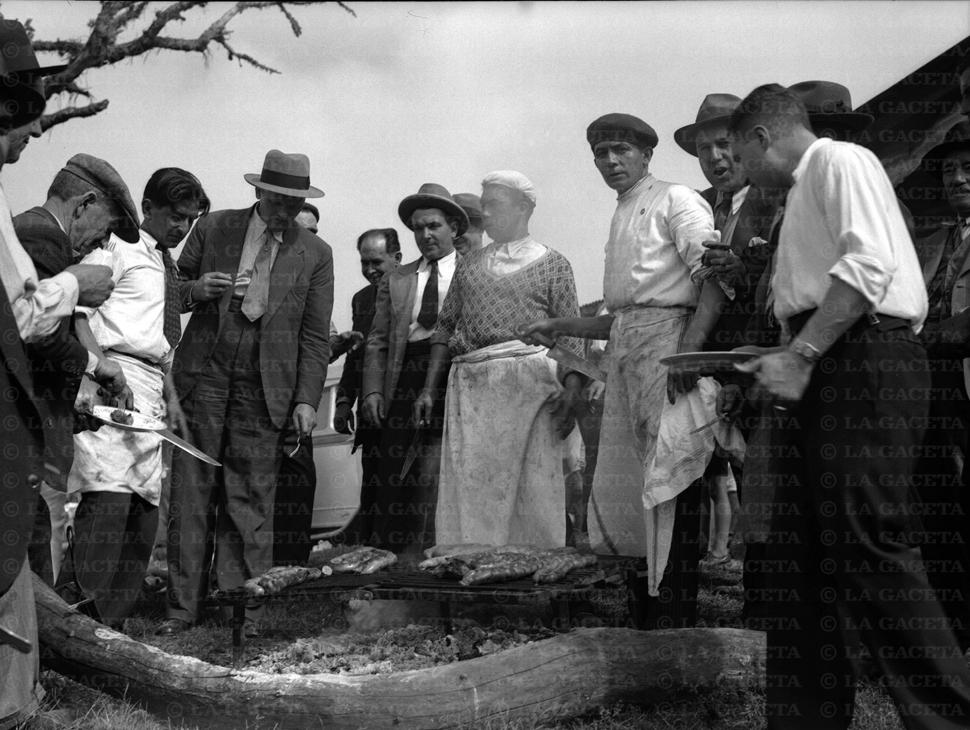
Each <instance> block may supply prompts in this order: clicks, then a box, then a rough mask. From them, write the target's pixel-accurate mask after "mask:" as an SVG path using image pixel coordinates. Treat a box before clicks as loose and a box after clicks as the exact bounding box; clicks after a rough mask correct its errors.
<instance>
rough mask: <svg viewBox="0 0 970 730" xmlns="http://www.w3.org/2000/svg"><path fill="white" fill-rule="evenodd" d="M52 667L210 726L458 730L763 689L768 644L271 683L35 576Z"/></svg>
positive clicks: (491, 661) (645, 644) (558, 649)
mask: <svg viewBox="0 0 970 730" xmlns="http://www.w3.org/2000/svg"><path fill="white" fill-rule="evenodd" d="M34 590H35V592H36V600H37V619H38V626H39V633H40V641H41V644H42V645H43V648H44V662H45V664H47V665H48V666H50V667H51V668H52V669H55V670H56V671H58V672H61V673H63V674H67V675H68V676H73V677H75V678H77V679H78V680H80V681H82V682H85V683H86V684H90V685H93V686H96V687H98V688H99V689H102V690H103V691H105V692H108V693H110V694H113V695H116V696H123V697H124V698H125V699H126V700H128V701H130V702H136V703H138V704H140V705H142V706H144V707H145V708H146V709H148V710H149V711H150V712H153V713H155V714H158V715H160V716H162V717H166V718H170V719H171V720H173V721H174V722H183V723H185V724H187V725H192V724H197V725H198V726H200V727H204V728H207V729H208V728H233V729H236V728H242V727H246V728H300V729H301V730H302V729H305V728H387V727H396V728H421V729H424V728H429V729H430V728H453V727H468V726H469V725H472V726H473V725H475V724H476V723H479V722H485V721H492V722H493V723H494V722H507V721H511V720H518V719H528V720H532V721H542V722H554V721H558V720H563V719H566V718H570V717H575V716H577V715H581V714H584V713H587V712H590V711H595V710H596V709H597V708H599V707H605V706H610V705H612V704H615V703H617V702H625V703H629V704H650V703H654V702H659V701H663V700H667V699H669V698H670V697H671V695H672V694H674V693H676V692H677V691H680V690H685V689H691V690H697V691H703V690H707V689H712V688H714V687H732V688H741V687H755V686H761V685H763V681H764V657H765V645H764V635H763V634H761V633H759V632H755V631H745V630H742V629H682V630H669V631H636V630H633V629H577V630H575V631H573V632H571V633H568V634H561V635H559V636H556V637H553V638H551V639H545V640H543V641H538V642H535V643H533V644H527V645H524V646H519V647H515V648H513V649H508V650H505V651H502V652H499V653H497V654H492V655H489V656H485V657H480V658H477V659H471V660H468V661H462V662H454V663H451V664H445V665H442V666H438V667H432V668H430V669H421V670H416V671H409V672H397V673H394V674H386V675H380V674H378V675H371V676H352V677H351V676H341V675H333V674H312V675H300V674H267V673H263V672H256V671H251V670H237V669H232V668H229V667H221V666H217V665H213V664H208V663H207V662H203V661H201V660H198V659H194V658H191V657H184V656H175V655H171V654H166V653H165V652H163V651H161V650H160V649H157V648H155V647H152V646H148V645H146V644H142V643H141V642H138V641H135V640H134V639H132V638H130V637H128V636H126V635H124V634H121V633H119V632H117V631H113V630H111V629H108V628H107V627H105V626H103V625H101V624H99V623H97V622H96V621H94V620H92V619H91V618H89V617H87V616H84V615H83V614H80V613H78V612H77V611H75V610H73V609H72V608H70V607H69V606H68V605H67V604H66V603H64V602H63V601H62V600H61V599H60V597H59V596H58V595H57V594H56V593H54V591H52V590H51V589H50V588H48V587H47V586H46V585H44V584H43V583H42V582H41V581H40V580H38V579H37V578H36V577H35V578H34Z"/></svg>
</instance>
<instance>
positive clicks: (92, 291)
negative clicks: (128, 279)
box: [64, 264, 115, 307]
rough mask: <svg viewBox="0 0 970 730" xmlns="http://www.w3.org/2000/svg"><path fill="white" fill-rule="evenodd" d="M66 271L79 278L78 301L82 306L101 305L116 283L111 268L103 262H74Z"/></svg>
mask: <svg viewBox="0 0 970 730" xmlns="http://www.w3.org/2000/svg"><path fill="white" fill-rule="evenodd" d="M64 271H66V272H68V273H69V274H72V275H73V276H74V278H75V279H77V288H78V294H77V303H78V304H80V305H81V306H82V307H100V306H101V305H102V304H104V300H105V299H107V298H108V297H109V296H111V292H112V291H113V290H114V288H115V283H114V281H112V279H111V269H110V268H109V267H108V266H102V265H101V264H74V265H73V266H68V267H67V268H66V269H64Z"/></svg>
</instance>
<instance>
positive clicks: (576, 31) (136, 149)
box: [0, 0, 970, 329]
mask: <svg viewBox="0 0 970 730" xmlns="http://www.w3.org/2000/svg"><path fill="white" fill-rule="evenodd" d="M157 5H158V6H159V7H160V6H162V5H163V3H159V4H157ZM349 5H350V6H351V7H352V8H353V9H354V10H355V12H356V14H357V16H356V17H353V16H351V15H350V14H348V13H346V12H344V11H343V10H342V9H340V8H339V7H338V6H337V5H335V4H329V3H328V4H318V5H313V6H308V7H296V8H293V10H292V12H293V15H294V16H295V17H296V19H297V20H298V21H299V22H300V24H301V25H302V27H303V33H302V35H301V36H300V37H299V38H296V37H294V36H293V34H292V32H291V31H290V27H289V23H288V22H287V21H286V19H285V18H284V17H283V16H282V14H281V13H280V12H279V11H278V10H275V9H266V10H261V11H247V12H246V13H244V14H242V15H239V16H237V17H236V18H235V19H234V20H233V21H232V23H231V25H230V29H231V30H232V31H233V34H232V37H231V43H232V44H233V45H234V46H235V48H236V49H237V50H239V51H241V52H244V53H247V54H249V55H252V56H254V57H255V58H257V59H259V60H260V61H261V62H263V63H265V64H266V65H268V66H271V67H274V68H276V69H278V70H279V71H280V72H281V73H280V74H278V75H270V74H266V73H264V72H261V71H259V70H257V69H255V68H252V67H250V66H243V65H240V64H239V63H238V62H236V61H229V60H227V59H226V55H225V52H224V51H223V50H222V49H221V48H213V50H212V51H211V52H210V53H209V54H208V56H207V57H204V56H202V55H200V54H187V53H178V52H171V51H161V52H154V53H152V54H150V55H146V56H142V57H139V58H137V59H134V60H131V61H126V62H123V63H120V64H118V65H116V66H113V67H106V68H102V69H94V70H90V71H88V72H87V74H86V75H85V76H82V77H81V79H80V81H81V82H82V83H83V84H85V85H87V86H88V87H89V88H90V89H91V91H92V93H93V94H94V96H95V98H96V99H105V98H106V99H109V100H110V105H109V107H108V109H107V110H106V111H105V112H103V113H101V114H99V115H97V116H95V117H91V118H88V119H78V120H73V121H71V122H68V123H67V124H65V125H61V126H58V127H55V128H54V129H53V130H50V131H49V132H48V133H46V134H45V135H44V136H43V137H42V138H40V139H35V140H32V141H31V143H30V145H29V146H28V148H27V150H26V151H25V152H24V154H23V156H22V157H21V161H20V162H19V163H17V164H16V165H14V166H10V167H7V168H5V169H4V170H3V172H2V181H3V184H4V187H5V189H6V192H7V196H8V198H9V200H10V202H11V208H12V209H13V211H14V212H15V213H16V212H19V211H21V210H25V209H26V208H29V207H31V206H33V205H39V204H41V203H42V202H43V201H44V198H45V193H46V189H47V186H48V184H49V183H50V181H51V179H52V178H53V176H54V174H55V173H56V172H57V170H58V169H59V168H60V167H61V166H62V165H63V164H64V162H65V161H66V160H67V159H68V158H69V157H70V156H71V155H72V154H75V153H77V152H87V153H89V154H93V155H96V156H99V157H102V158H104V159H106V160H108V161H109V162H111V163H112V164H113V165H114V166H115V167H116V168H118V170H119V171H120V173H121V174H122V176H123V177H124V178H125V180H126V181H127V183H128V185H129V187H130V188H131V190H132V193H133V197H134V198H135V200H136V201H137V200H138V199H139V197H140V195H141V192H142V190H143V189H144V184H145V181H146V180H147V179H148V177H149V175H150V174H151V173H152V172H153V171H154V170H155V169H157V168H159V167H163V166H171V165H174V166H179V167H184V168H186V169H188V170H191V171H192V172H194V173H195V174H196V175H198V176H199V178H200V179H201V180H202V182H203V184H204V186H205V187H206V190H207V192H208V194H209V196H210V198H211V199H212V201H213V207H214V209H222V208H243V207H246V206H248V205H250V204H251V203H252V202H253V200H254V198H253V188H252V187H251V186H250V185H248V184H247V183H246V182H245V181H244V180H243V174H244V173H258V172H259V171H260V169H261V167H262V161H263V157H264V155H265V153H266V152H267V151H268V150H269V149H272V148H277V149H281V150H283V151H285V152H302V153H305V154H306V155H308V156H309V158H310V164H311V180H312V183H313V184H314V185H315V186H317V187H319V188H321V189H323V190H324V191H325V192H326V196H325V197H324V198H322V199H320V200H316V201H313V202H315V203H316V204H317V205H318V206H319V208H320V210H321V213H322V220H321V224H320V235H321V237H322V238H324V239H325V240H326V241H327V242H328V243H329V244H330V245H331V246H332V248H333V251H334V265H335V302H334V320H335V322H336V324H337V325H338V327H339V328H340V329H349V326H350V299H351V296H352V295H353V293H354V292H355V291H357V290H358V289H359V288H361V287H362V286H364V284H365V281H364V280H363V278H362V277H361V275H360V270H359V266H358V259H357V252H356V248H355V243H356V239H357V236H358V235H359V234H360V233H361V232H363V231H364V230H366V229H368V228H379V227H388V226H390V227H394V228H396V229H397V231H398V233H399V234H400V236H401V240H402V244H403V249H404V259H405V261H407V260H412V259H414V258H416V257H417V255H418V254H417V248H416V246H415V244H414V239H413V236H412V234H411V233H410V232H409V231H408V230H407V229H406V227H405V226H404V225H403V224H402V223H401V221H400V220H399V219H398V218H397V205H398V203H399V202H400V200H401V199H402V198H404V197H405V196H407V195H409V194H411V193H414V192H417V189H418V187H419V186H420V185H421V184H422V183H424V182H437V183H440V184H442V185H444V186H445V187H446V188H448V189H449V190H450V191H451V192H452V193H457V192H475V193H479V192H480V190H481V188H480V182H481V179H482V177H483V176H484V175H485V174H486V173H488V172H489V171H491V170H496V169H515V170H519V171H520V172H522V173H524V174H525V175H527V176H528V177H529V178H530V179H531V180H532V182H533V183H534V184H535V186H536V190H537V194H538V204H537V207H536V211H535V214H534V216H533V219H532V226H531V230H532V233H533V235H534V236H535V238H536V239H538V240H539V241H541V242H543V243H545V244H547V245H549V246H552V247H553V248H556V249H558V250H559V251H561V252H562V253H563V254H564V255H565V256H566V257H567V258H568V259H569V261H570V262H571V264H572V266H573V270H574V273H575V275H576V282H577V290H578V293H579V298H580V302H586V301H591V300H594V299H598V298H600V297H601V296H602V277H603V247H604V244H605V242H606V238H607V235H608V233H609V223H610V217H611V215H612V212H613V209H614V207H615V194H614V193H613V191H611V190H610V189H609V188H607V187H606V186H605V184H604V183H603V181H602V179H601V178H600V176H599V173H597V172H596V170H595V168H594V166H593V160H592V154H591V152H590V150H589V147H588V145H587V144H586V140H585V129H586V126H587V125H588V124H589V122H591V121H592V120H593V119H595V118H596V117H598V116H600V115H602V114H605V113H608V112H628V113H631V114H635V115H637V116H639V117H641V118H642V119H644V120H646V121H647V122H648V123H650V124H651V125H652V126H653V127H654V129H656V131H657V133H658V135H659V137H660V143H659V145H658V147H657V149H656V150H655V154H654V158H653V162H652V164H651V172H653V173H654V174H655V175H657V176H658V177H660V178H662V179H667V180H673V181H676V182H682V183H685V184H688V185H690V186H692V187H695V188H703V187H706V184H705V181H704V179H703V176H702V175H701V172H700V168H699V167H698V165H697V161H696V159H695V158H693V157H691V156H689V155H687V154H686V153H685V152H683V151H682V150H681V149H680V148H679V147H678V146H677V145H676V144H675V143H674V142H673V133H674V131H675V130H676V129H677V128H679V127H681V126H684V125H686V124H689V123H691V122H692V121H693V120H694V117H695V115H696V112H697V108H698V106H699V105H700V102H701V100H702V99H703V98H704V96H705V95H706V94H708V93H711V92H728V93H733V94H736V95H739V96H744V95H745V94H746V93H747V92H748V91H750V90H751V89H753V88H754V87H755V86H757V85H759V84H762V83H767V82H772V81H776V82H779V83H782V84H786V85H787V84H792V83H795V82H798V81H805V80H810V79H825V80H832V81H838V82H840V83H842V84H844V85H846V86H847V87H848V88H849V89H850V91H851V93H852V99H853V103H854V104H855V105H858V104H861V103H862V102H864V101H865V100H867V99H869V98H870V97H872V96H874V95H875V94H877V93H879V92H880V91H882V90H884V89H885V88H887V87H888V86H890V85H892V84H893V83H894V82H895V81H897V80H898V79H900V78H901V77H903V76H904V75H905V74H907V73H909V72H910V71H912V70H914V69H916V68H918V67H919V66H920V65H922V64H923V63H925V62H926V61H928V60H929V59H931V58H933V57H934V56H936V55H938V54H939V53H940V52H942V51H943V50H945V49H946V48H948V47H950V46H951V45H953V44H954V43H956V42H957V41H959V40H961V39H962V38H964V37H966V36H967V35H970V3H965V2H879V1H876V2H855V3H853V2H798V1H795V2H650V3H645V2H619V3H608V2H586V3H571V2H559V3H543V2H533V3H512V2H499V3H414V2H399V3H354V2H352V0H351V1H350V2H349ZM227 8H228V4H224V3H211V4H210V6H209V7H208V8H205V9H203V10H202V11H193V12H191V13H187V14H186V21H185V22H184V23H182V24H174V25H172V26H170V28H169V30H168V31H167V33H166V34H167V35H171V36H175V35H183V36H192V35H195V34H197V33H198V32H199V31H200V30H201V29H202V28H203V27H205V26H206V25H207V24H208V23H210V22H212V21H213V20H214V19H215V18H217V17H218V16H219V15H221V14H222V12H224V11H225V10H226V9H227ZM97 10H98V5H97V4H96V3H92V2H58V1H48V2H43V3H41V2H17V1H10V2H3V3H2V5H0V11H2V13H3V14H4V16H5V17H8V18H18V19H20V20H25V19H27V18H31V19H32V21H33V26H34V28H35V29H36V32H37V37H38V38H43V39H53V38H58V37H59V38H83V37H86V35H87V25H86V24H87V21H88V20H89V19H90V18H92V17H94V15H95V14H96V12H97ZM153 12H154V8H152V9H150V10H149V11H148V14H147V15H146V19H147V18H150V17H151V14H152V13H153ZM146 23H147V20H146V21H144V22H143V23H142V24H140V25H139V26H137V27H138V28H141V27H144V25H145V24H146ZM128 37H129V36H123V37H122V40H127V39H128ZM51 61H53V58H51ZM61 103H64V102H62V101H61V102H59V101H56V100H55V101H53V102H52V106H53V108H57V106H58V105H59V104H61Z"/></svg>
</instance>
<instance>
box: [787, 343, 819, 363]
mask: <svg viewBox="0 0 970 730" xmlns="http://www.w3.org/2000/svg"><path fill="white" fill-rule="evenodd" d="M788 350H789V352H793V353H795V354H796V355H798V356H799V357H800V358H802V359H803V360H804V361H805V362H807V363H808V364H810V365H814V364H815V363H817V362H818V361H819V360H820V359H821V357H822V351H821V350H819V349H818V348H817V347H815V345H813V344H812V343H811V342H806V341H805V340H803V339H802V338H800V337H796V338H795V339H793V340H792V341H791V343H790V344H789V345H788Z"/></svg>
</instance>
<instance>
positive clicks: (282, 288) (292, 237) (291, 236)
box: [263, 222, 306, 322]
mask: <svg viewBox="0 0 970 730" xmlns="http://www.w3.org/2000/svg"><path fill="white" fill-rule="evenodd" d="M297 225H298V224H296V223H293V222H291V223H290V227H289V228H287V229H286V231H285V232H284V233H283V243H282V244H280V250H279V252H278V253H277V254H276V261H274V262H273V269H272V271H271V272H270V279H269V301H268V302H267V304H266V314H265V316H264V317H263V322H268V321H269V320H270V319H271V318H272V317H273V315H274V314H275V313H276V310H277V309H279V308H280V304H282V303H283V299H285V298H286V295H287V294H288V293H289V292H290V289H292V288H293V284H294V282H296V280H297V279H298V278H299V275H300V272H302V271H303V269H304V268H305V265H304V260H305V258H306V245H305V244H304V243H303V241H301V240H300V239H299V236H298V235H297V229H296V226H297Z"/></svg>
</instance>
